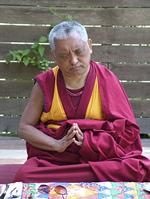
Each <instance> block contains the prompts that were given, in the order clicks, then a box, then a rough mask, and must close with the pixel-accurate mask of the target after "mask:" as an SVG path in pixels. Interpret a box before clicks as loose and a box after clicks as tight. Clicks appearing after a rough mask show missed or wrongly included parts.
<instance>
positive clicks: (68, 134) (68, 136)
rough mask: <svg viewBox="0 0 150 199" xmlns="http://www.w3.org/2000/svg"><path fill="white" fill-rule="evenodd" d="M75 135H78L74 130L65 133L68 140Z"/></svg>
mask: <svg viewBox="0 0 150 199" xmlns="http://www.w3.org/2000/svg"><path fill="white" fill-rule="evenodd" d="M75 135H76V131H75V130H73V131H72V132H69V133H67V135H65V138H66V140H67V141H68V140H70V139H72V138H73V137H74V136H75Z"/></svg>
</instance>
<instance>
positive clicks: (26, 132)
mask: <svg viewBox="0 0 150 199" xmlns="http://www.w3.org/2000/svg"><path fill="white" fill-rule="evenodd" d="M18 135H19V137H21V138H23V139H25V140H26V141H27V142H28V143H29V144H31V145H33V146H34V147H37V148H40V149H43V150H48V151H57V141H56V140H55V139H54V138H52V137H50V136H48V135H46V134H44V133H43V132H41V131H40V130H38V129H37V128H35V127H34V126H32V125H27V124H26V125H21V126H20V127H19V129H18Z"/></svg>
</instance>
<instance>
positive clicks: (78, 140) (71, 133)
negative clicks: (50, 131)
mask: <svg viewBox="0 0 150 199" xmlns="http://www.w3.org/2000/svg"><path fill="white" fill-rule="evenodd" d="M73 142H74V143H75V144H76V145H78V146H81V145H82V143H83V133H82V131H81V130H80V128H79V126H78V124H77V123H74V124H73V125H72V126H71V128H70V129H69V130H68V132H67V134H66V135H65V136H64V137H63V138H62V139H60V140H58V142H57V143H56V151H57V152H60V153H61V152H64V151H65V150H66V148H67V147H68V146H69V145H70V144H72V143H73Z"/></svg>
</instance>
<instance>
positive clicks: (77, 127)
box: [76, 124, 83, 135]
mask: <svg viewBox="0 0 150 199" xmlns="http://www.w3.org/2000/svg"><path fill="white" fill-rule="evenodd" d="M76 129H77V130H78V132H79V134H80V135H83V132H82V131H81V129H80V128H79V126H78V124H76Z"/></svg>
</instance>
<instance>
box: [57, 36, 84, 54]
mask: <svg viewBox="0 0 150 199" xmlns="http://www.w3.org/2000/svg"><path fill="white" fill-rule="evenodd" d="M86 44H87V42H86V41H83V40H82V38H81V36H80V35H79V34H73V35H69V36H68V37H66V38H63V39H56V40H55V50H56V51H63V50H64V51H65V50H67V49H72V50H74V49H77V48H82V47H84V46H85V45H86Z"/></svg>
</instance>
